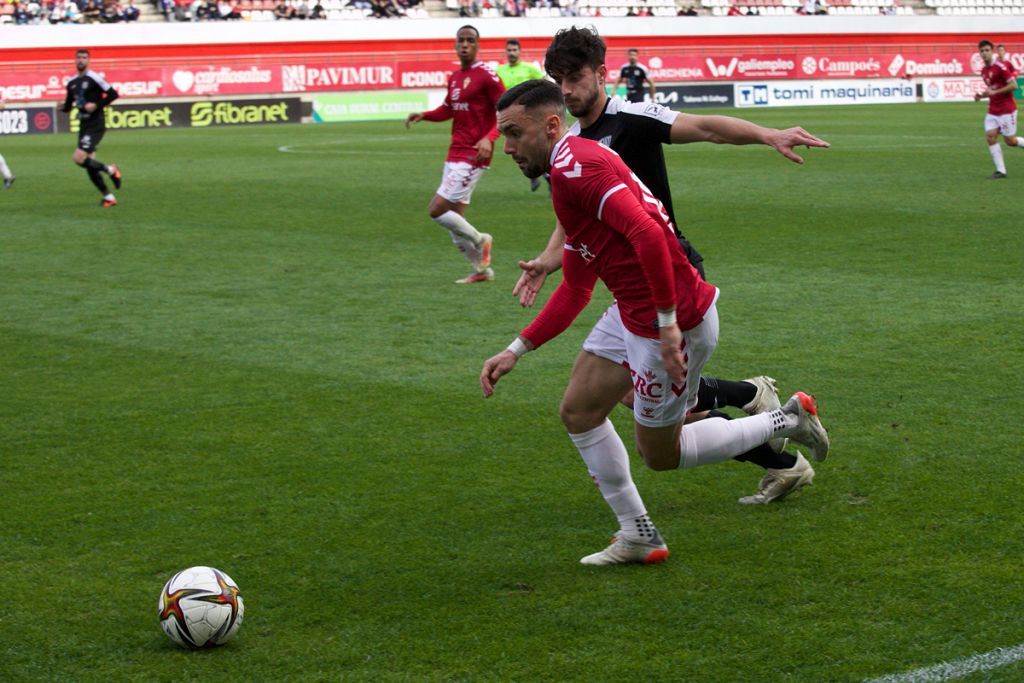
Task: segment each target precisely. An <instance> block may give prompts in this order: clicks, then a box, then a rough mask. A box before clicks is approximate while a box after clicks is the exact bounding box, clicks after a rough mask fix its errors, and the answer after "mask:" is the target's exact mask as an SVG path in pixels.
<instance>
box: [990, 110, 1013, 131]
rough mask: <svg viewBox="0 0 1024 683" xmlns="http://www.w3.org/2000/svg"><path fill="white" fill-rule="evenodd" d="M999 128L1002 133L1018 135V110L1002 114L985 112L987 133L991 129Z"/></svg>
mask: <svg viewBox="0 0 1024 683" xmlns="http://www.w3.org/2000/svg"><path fill="white" fill-rule="evenodd" d="M997 128H998V129H999V133H1000V134H1001V135H1016V134H1017V112H1013V113H1011V114H1003V115H1002V116H995V115H994V114H985V132H986V133H987V132H989V131H990V130H996V129H997Z"/></svg>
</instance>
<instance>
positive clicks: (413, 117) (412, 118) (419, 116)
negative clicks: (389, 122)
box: [405, 111, 423, 128]
mask: <svg viewBox="0 0 1024 683" xmlns="http://www.w3.org/2000/svg"><path fill="white" fill-rule="evenodd" d="M422 120H423V112H421V111H414V112H412V113H411V114H409V115H408V116H406V117H405V127H406V128H408V127H409V126H411V125H412V124H414V123H419V122H420V121H422Z"/></svg>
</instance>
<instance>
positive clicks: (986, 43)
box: [978, 40, 993, 50]
mask: <svg viewBox="0 0 1024 683" xmlns="http://www.w3.org/2000/svg"><path fill="white" fill-rule="evenodd" d="M986 45H988V46H989V47H993V45H992V41H991V40H983V41H981V42H980V43H978V49H979V50H980V49H981V48H983V47H985V46H986Z"/></svg>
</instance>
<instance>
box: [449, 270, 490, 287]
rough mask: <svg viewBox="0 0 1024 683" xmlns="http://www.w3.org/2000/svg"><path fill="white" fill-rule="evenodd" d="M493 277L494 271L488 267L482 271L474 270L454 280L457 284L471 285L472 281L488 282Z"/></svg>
mask: <svg viewBox="0 0 1024 683" xmlns="http://www.w3.org/2000/svg"><path fill="white" fill-rule="evenodd" d="M493 279H494V271H493V270H492V269H490V268H485V269H484V270H482V271H476V270H474V271H473V272H472V273H470V274H469V275H467V276H466V277H464V278H460V279H458V280H456V281H455V284H457V285H471V284H473V283H474V282H489V281H491V280H493Z"/></svg>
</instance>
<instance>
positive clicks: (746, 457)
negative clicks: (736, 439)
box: [733, 443, 796, 470]
mask: <svg viewBox="0 0 1024 683" xmlns="http://www.w3.org/2000/svg"><path fill="white" fill-rule="evenodd" d="M733 460H739V461H740V462H752V463H754V464H755V465H758V466H760V467H763V468H765V469H768V468H771V469H773V470H788V469H789V468H790V467H792V466H793V465H795V464H796V456H795V455H790V454H789V453H787V452H786V451H782V452H781V453H776V452H775V451H773V450H772V447H771V446H769V445H768V444H767V443H763V444H761V445H760V446H758V447H757V448H752V449H750V450H749V451H747V452H746V453H744V454H743V455H737V456H736V457H735V458H733Z"/></svg>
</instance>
